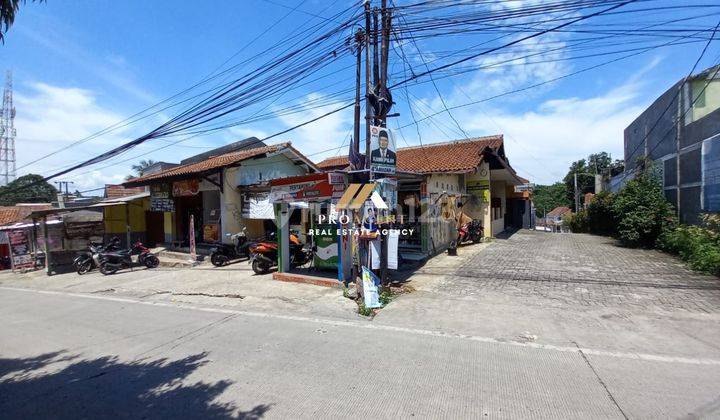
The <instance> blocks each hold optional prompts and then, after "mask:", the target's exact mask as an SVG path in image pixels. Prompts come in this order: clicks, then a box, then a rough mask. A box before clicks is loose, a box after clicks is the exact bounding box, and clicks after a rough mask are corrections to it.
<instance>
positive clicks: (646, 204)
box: [612, 166, 675, 248]
mask: <svg viewBox="0 0 720 420" xmlns="http://www.w3.org/2000/svg"><path fill="white" fill-rule="evenodd" d="M612 209H613V213H614V215H615V217H616V218H617V220H618V226H617V235H618V239H620V241H621V242H622V243H623V244H625V245H628V246H641V247H648V248H649V247H653V246H655V245H656V243H657V241H658V238H659V237H660V235H661V234H663V233H664V232H665V231H667V230H668V229H669V228H670V227H672V226H673V225H674V224H675V212H674V210H673V207H672V205H671V204H670V203H668V201H667V200H666V199H665V195H664V194H663V189H662V183H661V182H660V179H659V177H657V176H656V175H655V174H654V172H653V168H652V166H648V167H647V168H646V169H644V170H643V171H642V172H640V173H639V174H638V175H637V176H636V177H635V178H634V179H633V180H631V181H628V183H627V184H625V187H624V188H623V189H622V190H621V191H620V192H619V193H618V194H617V195H616V196H615V198H614V200H613V203H612Z"/></svg>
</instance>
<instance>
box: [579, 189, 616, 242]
mask: <svg viewBox="0 0 720 420" xmlns="http://www.w3.org/2000/svg"><path fill="white" fill-rule="evenodd" d="M614 202H615V195H614V194H612V193H611V192H609V191H603V192H601V193H599V194H597V195H595V197H594V198H593V200H592V201H591V202H590V204H588V206H587V208H586V209H585V210H583V212H584V213H586V220H587V227H588V229H587V231H588V232H590V233H592V234H594V235H606V236H611V235H614V234H615V233H616V227H617V224H618V220H617V217H616V215H615V212H614V211H613V205H614Z"/></svg>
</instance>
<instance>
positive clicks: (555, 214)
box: [546, 206, 571, 217]
mask: <svg viewBox="0 0 720 420" xmlns="http://www.w3.org/2000/svg"><path fill="white" fill-rule="evenodd" d="M570 211H571V210H570V207H565V206H560V207H555V208H554V209H552V210H550V212H549V213H548V214H547V215H546V217H558V216H562V215H563V214H565V213H568V212H570Z"/></svg>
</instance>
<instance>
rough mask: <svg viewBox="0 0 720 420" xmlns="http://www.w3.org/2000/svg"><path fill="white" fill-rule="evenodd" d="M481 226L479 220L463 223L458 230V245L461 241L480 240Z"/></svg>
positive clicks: (475, 241) (473, 241) (474, 241)
mask: <svg viewBox="0 0 720 420" xmlns="http://www.w3.org/2000/svg"><path fill="white" fill-rule="evenodd" d="M482 235H483V228H482V224H481V223H480V221H479V220H473V221H471V222H468V223H465V224H464V225H462V226H461V227H460V229H459V230H458V240H457V244H458V245H460V244H461V243H463V242H468V241H472V243H474V244H476V243H478V242H480V241H481V240H482Z"/></svg>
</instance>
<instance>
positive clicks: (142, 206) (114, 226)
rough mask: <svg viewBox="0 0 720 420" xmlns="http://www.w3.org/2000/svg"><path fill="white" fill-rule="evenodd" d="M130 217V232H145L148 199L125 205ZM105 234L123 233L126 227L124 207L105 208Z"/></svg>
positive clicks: (148, 207) (148, 206) (148, 205)
mask: <svg viewBox="0 0 720 420" xmlns="http://www.w3.org/2000/svg"><path fill="white" fill-rule="evenodd" d="M127 206H128V210H127V211H128V212H129V215H130V231H131V232H145V231H146V226H145V212H146V211H147V210H149V209H150V199H149V198H142V199H139V200H134V201H131V202H130V203H128V204H127ZM104 213H105V215H104V216H105V217H104V220H105V233H106V234H107V233H125V226H126V225H127V220H126V214H125V205H117V206H108V207H105V210H104Z"/></svg>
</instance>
